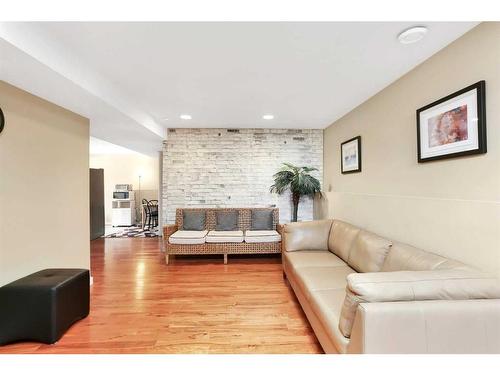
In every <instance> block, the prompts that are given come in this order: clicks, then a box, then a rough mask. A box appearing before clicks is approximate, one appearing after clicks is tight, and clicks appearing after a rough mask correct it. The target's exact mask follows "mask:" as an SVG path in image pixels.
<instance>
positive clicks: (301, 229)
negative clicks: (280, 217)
mask: <svg viewBox="0 0 500 375" xmlns="http://www.w3.org/2000/svg"><path fill="white" fill-rule="evenodd" d="M331 226H332V220H314V221H302V222H298V223H288V224H286V225H285V228H284V230H283V238H282V241H283V249H284V250H285V251H299V250H328V236H329V235H330V228H331Z"/></svg>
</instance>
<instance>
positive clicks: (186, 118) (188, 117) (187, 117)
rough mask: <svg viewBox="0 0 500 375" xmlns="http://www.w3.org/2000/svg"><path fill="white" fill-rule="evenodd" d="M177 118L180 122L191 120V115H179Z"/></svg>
mask: <svg viewBox="0 0 500 375" xmlns="http://www.w3.org/2000/svg"><path fill="white" fill-rule="evenodd" d="M179 117H180V118H181V119H182V120H191V119H192V117H191V115H180V116H179Z"/></svg>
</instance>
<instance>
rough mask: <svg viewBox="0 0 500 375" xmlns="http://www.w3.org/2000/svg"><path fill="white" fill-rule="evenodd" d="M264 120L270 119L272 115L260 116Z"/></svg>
mask: <svg viewBox="0 0 500 375" xmlns="http://www.w3.org/2000/svg"><path fill="white" fill-rule="evenodd" d="M262 118H263V119H264V120H272V119H273V118H274V115H264V116H262Z"/></svg>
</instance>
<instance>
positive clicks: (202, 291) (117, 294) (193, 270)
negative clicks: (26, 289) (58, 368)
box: [0, 238, 322, 353]
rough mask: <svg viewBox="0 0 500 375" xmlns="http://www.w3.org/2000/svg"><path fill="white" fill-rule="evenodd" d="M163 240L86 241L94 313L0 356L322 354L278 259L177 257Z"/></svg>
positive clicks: (1, 349)
mask: <svg viewBox="0 0 500 375" xmlns="http://www.w3.org/2000/svg"><path fill="white" fill-rule="evenodd" d="M160 244H161V242H160V240H158V239H154V238H112V239H106V240H104V239H99V240H95V241H92V242H91V264H92V265H91V268H92V276H93V277H94V285H93V286H92V287H91V312H90V315H89V317H88V318H86V319H84V320H82V321H80V322H78V323H76V324H75V325H73V326H72V327H71V328H70V329H69V331H68V332H67V333H66V334H65V335H64V336H63V338H62V339H61V340H60V341H59V342H57V343H56V344H54V345H44V344H39V343H32V342H25V343H16V344H11V345H6V346H3V347H0V353H322V350H321V347H320V345H319V343H318V342H317V339H316V337H315V336H314V333H313V332H312V329H311V328H310V326H309V324H308V322H307V319H306V317H305V316H304V314H303V312H302V310H301V308H300V305H299V303H298V302H297V300H296V299H295V296H294V294H293V291H292V290H291V289H290V287H289V286H288V285H287V284H286V283H285V282H284V280H283V279H282V271H281V261H280V258H278V257H264V258H262V257H261V258H255V257H245V258H236V259H235V258H231V257H230V259H229V264H227V265H224V264H223V261H222V256H220V257H217V258H205V257H202V258H196V259H193V258H178V259H173V261H172V262H171V264H170V265H169V266H166V265H165V262H164V259H163V256H162V254H161V253H160Z"/></svg>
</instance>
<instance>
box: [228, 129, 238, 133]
mask: <svg viewBox="0 0 500 375" xmlns="http://www.w3.org/2000/svg"><path fill="white" fill-rule="evenodd" d="M227 132H228V133H239V132H240V129H227Z"/></svg>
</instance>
